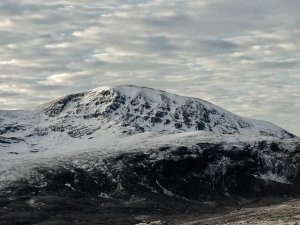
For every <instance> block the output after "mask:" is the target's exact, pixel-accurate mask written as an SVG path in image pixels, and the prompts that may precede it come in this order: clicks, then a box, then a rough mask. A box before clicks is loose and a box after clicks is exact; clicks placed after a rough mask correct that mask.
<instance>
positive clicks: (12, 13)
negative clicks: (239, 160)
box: [0, 0, 300, 135]
mask: <svg viewBox="0 0 300 225" xmlns="http://www.w3.org/2000/svg"><path fill="white" fill-rule="evenodd" d="M299 12H300V1H299V0H285V1H281V0H278V1H276V0H251V1H242V0H240V1H239V0H226V1H225V0H194V1H193V0H191V1H184V0H170V1H167V0H151V1H146V0H123V1H116V0H101V1H96V0H94V1H91V0H80V1H79V0H78V1H75V0H73V1H70V0H64V1H63V0H52V1H49V3H47V1H44V0H1V2H0V45H1V48H0V109H21V108H31V107H34V106H36V105H37V104H40V103H42V102H45V101H48V100H50V99H53V98H56V97H58V96H61V95H64V94H67V93H73V92H79V91H83V90H89V89H92V88H95V87H98V86H107V85H119V84H135V85H143V86H150V87H153V88H159V89H164V90H167V91H171V92H174V93H177V94H182V95H187V96H195V97H199V98H202V99H204V100H207V101H210V102H212V103H214V104H217V105H219V106H222V107H224V108H226V109H228V110H230V111H232V112H234V113H237V114H239V115H242V116H247V117H252V118H256V119H263V120H268V121H270V122H273V123H276V124H278V125H280V126H282V127H284V128H286V129H288V130H290V131H291V132H294V133H296V134H298V135H300V113H299V112H300V58H299V57H300V13H299Z"/></svg>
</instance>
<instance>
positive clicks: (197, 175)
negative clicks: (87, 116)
mask: <svg viewBox="0 0 300 225" xmlns="http://www.w3.org/2000/svg"><path fill="white" fill-rule="evenodd" d="M291 146H292V147H291ZM299 157H300V148H299V143H293V144H289V146H288V148H287V145H286V144H282V143H280V142H267V141H260V142H255V143H251V144H249V143H244V144H243V143H239V144H237V145H232V144H230V145H229V146H228V145H224V144H221V143H218V144H212V143H199V144H197V145H194V146H189V147H186V146H177V147H174V146H173V147H170V146H164V147H161V148H159V149H153V150H149V151H147V152H131V153H122V154H119V155H116V156H111V157H107V158H101V159H100V158H97V157H94V158H90V159H88V164H87V162H81V163H77V164H76V165H75V164H73V163H72V161H70V162H69V163H67V162H64V164H63V165H58V166H56V167H47V166H46V165H44V166H43V165H39V166H37V167H36V168H35V169H34V173H33V174H34V175H33V176H32V177H27V178H24V179H23V180H19V181H17V182H15V183H14V184H11V185H10V186H9V187H7V188H5V189H3V190H2V191H1V192H0V224H1V225H2V224H3V225H27V224H28V225H29V224H35V225H55V224H56V225H68V224H70V225H71V224H72V225H74V224H82V225H92V224H105V225H110V224H111V225H117V224H120V225H126V224H139V223H146V224H147V223H150V224H153V225H154V224H213V225H215V224H297V222H298V220H300V219H299V218H300V217H299V215H300V214H299V213H300V210H299V206H300V203H299V201H298V200H292V199H297V197H298V196H299V194H300V186H299V181H300V176H299V171H300V166H299ZM85 159H86V157H85ZM270 177H271V178H273V180H272V179H271V178H270ZM153 221H156V222H153ZM151 222H152V223H151Z"/></svg>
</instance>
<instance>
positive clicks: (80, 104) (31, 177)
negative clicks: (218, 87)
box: [0, 86, 300, 224]
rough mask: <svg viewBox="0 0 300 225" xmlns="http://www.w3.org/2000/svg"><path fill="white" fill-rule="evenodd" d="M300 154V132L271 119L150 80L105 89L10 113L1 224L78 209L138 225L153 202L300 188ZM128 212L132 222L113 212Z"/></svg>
mask: <svg viewBox="0 0 300 225" xmlns="http://www.w3.org/2000/svg"><path fill="white" fill-rule="evenodd" d="M299 159H300V139H299V138H298V137H295V136H294V135H293V134H291V133H289V132H288V131H286V130H284V129H282V128H280V127H278V126H276V125H273V124H271V123H268V122H264V121H258V120H253V119H248V118H244V117H240V116H238V115H235V114H233V113H231V112H229V111H226V110H224V109H222V108H220V107H218V106H216V105H213V104H211V103H208V102H206V101H203V100H201V99H196V98H189V97H183V96H178V95H174V94H170V93H167V92H164V91H159V90H154V89H150V88H146V87H136V86H117V87H103V88H97V89H94V90H91V91H87V92H83V93H77V94H72V95H68V96H65V97H62V98H59V99H56V100H53V101H51V102H48V103H46V104H43V105H41V106H40V107H38V108H36V109H33V110H27V111H22V110H19V111H0V224H21V223H22V224H38V222H42V221H46V220H49V221H52V220H53V218H65V219H66V218H69V215H70V213H74V220H72V223H66V224H95V223H94V222H89V223H87V220H86V218H85V216H82V215H86V216H87V217H93V216H94V215H95V216H96V217H97V218H98V219H96V220H97V221H102V220H104V221H106V222H105V224H135V223H138V222H142V221H143V219H141V218H144V216H145V215H148V214H151V213H153V209H155V210H156V209H157V210H156V211H155V217H153V218H157V215H162V211H161V210H163V211H164V212H163V213H167V214H168V213H170V212H171V214H173V213H174V206H178V208H177V209H176V210H178V212H179V211H180V212H182V213H184V214H186V208H187V207H191V206H193V205H194V206H197V207H198V203H199V202H201V201H205V200H213V199H218V198H219V197H222V198H224V197H225V198H228V196H232V195H235V196H243V197H253V196H261V195H295V194H300V191H299V190H300V189H299V184H300V160H299ZM74 196H75V198H74ZM78 199H80V201H79V200H78ZM195 201H199V202H195ZM62 202H63V209H62V208H61V204H62ZM174 202H176V203H174ZM66 203H68V204H69V206H70V207H65V204H66ZM106 203H107V204H106ZM78 204H81V205H80V207H79V208H80V218H79V217H77V211H76V210H74V209H76V207H77V208H78ZM201 204H202V203H201ZM204 204H206V203H204ZM133 205H134V207H133ZM96 206H97V207H96ZM98 206H99V207H98ZM100 206H101V207H100ZM95 207H96V208H97V210H96V211H95ZM212 207H213V208H214V206H212ZM66 208H68V209H66ZM19 210H21V211H20V215H22V216H21V217H20V216H18V215H17V216H16V214H18V212H19ZM65 210H67V211H65ZM84 210H86V211H85V213H84ZM120 210H121V211H122V212H124V215H122V216H123V217H124V216H125V218H126V219H125V221H127V222H124V221H119V222H118V221H117V220H118V219H120V218H119V216H111V215H117V213H119V212H120ZM49 212H51V213H49ZM91 213H92V214H91ZM105 213H106V214H105ZM65 214H67V215H68V216H67V217H64V216H63V215H65ZM7 215H8V216H7ZM72 217H73V216H72ZM96 217H95V218H96ZM121 218H122V217H121ZM149 218H150V217H149ZM74 221H77V222H78V221H79V222H78V223H76V222H74ZM93 221H94V220H93ZM107 221H110V222H107ZM39 224H53V223H47V222H46V223H39ZM58 224H62V223H61V221H60V222H58ZM170 224H173V223H170ZM175 224H176V223H175Z"/></svg>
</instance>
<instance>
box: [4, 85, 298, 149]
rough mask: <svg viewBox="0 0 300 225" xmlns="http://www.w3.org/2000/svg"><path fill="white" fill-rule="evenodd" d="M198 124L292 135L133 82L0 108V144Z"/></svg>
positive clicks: (197, 126)
mask: <svg viewBox="0 0 300 225" xmlns="http://www.w3.org/2000/svg"><path fill="white" fill-rule="evenodd" d="M197 130H199V131H207V132H212V133H213V134H241V135H256V136H269V137H276V138H291V137H294V136H293V135H292V134H291V133H289V132H287V131H286V130H284V129H282V128H280V127H278V126H276V125H273V124H271V123H268V122H264V121H258V120H253V119H248V118H243V117H240V116H237V115H235V114H233V113H231V112H229V111H226V110H224V109H222V108H220V107H218V106H216V105H213V104H211V103H208V102H206V101H203V100H201V99H197V98H189V97H183V96H178V95H175V94H170V93H167V92H164V91H159V90H154V89H151V88H146V87H137V86H117V87H102V88H97V89H94V90H91V91H87V92H83V93H77V94H71V95H67V96H64V97H61V98H59V99H56V100H53V101H51V102H48V103H46V104H44V105H42V106H41V107H39V108H38V109H34V110H29V111H0V144H1V146H2V147H5V146H6V147H8V146H10V145H13V144H16V143H23V144H22V148H24V146H26V145H27V146H28V148H29V149H31V150H33V151H34V149H35V146H36V145H41V144H42V143H43V144H44V145H48V147H49V142H51V143H57V144H58V145H60V146H61V145H63V144H64V142H65V143H66V144H68V143H69V142H74V140H72V139H81V140H90V139H93V138H101V137H102V136H103V135H104V134H114V135H116V134H123V135H126V134H127V135H130V134H136V133H143V132H154V133H163V134H170V133H180V132H187V131H197ZM91 144H92V142H91ZM91 144H90V146H91ZM1 146H0V148H1ZM40 148H47V146H40Z"/></svg>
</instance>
